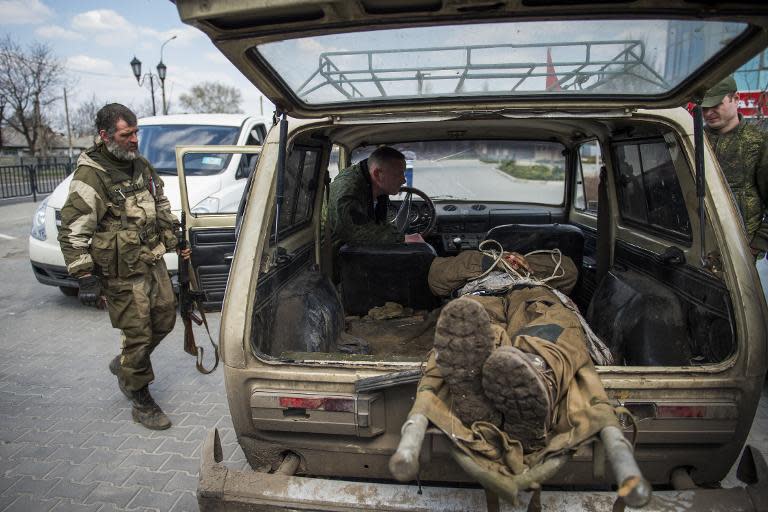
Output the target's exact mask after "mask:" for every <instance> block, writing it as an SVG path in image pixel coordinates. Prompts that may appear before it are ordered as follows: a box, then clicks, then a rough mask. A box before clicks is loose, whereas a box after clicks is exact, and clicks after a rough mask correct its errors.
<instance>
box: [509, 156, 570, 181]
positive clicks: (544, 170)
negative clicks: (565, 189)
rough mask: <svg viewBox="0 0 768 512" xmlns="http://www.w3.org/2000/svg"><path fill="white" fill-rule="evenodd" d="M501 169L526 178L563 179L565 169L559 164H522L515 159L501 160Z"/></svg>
mask: <svg viewBox="0 0 768 512" xmlns="http://www.w3.org/2000/svg"><path fill="white" fill-rule="evenodd" d="M498 168H499V170H500V171H502V172H505V173H507V174H509V175H510V176H514V177H515V178H520V179H524V180H538V181H563V180H564V179H565V170H564V169H563V168H562V167H558V166H549V165H542V164H533V165H520V164H518V163H516V162H515V161H514V160H507V161H505V162H499V167H498Z"/></svg>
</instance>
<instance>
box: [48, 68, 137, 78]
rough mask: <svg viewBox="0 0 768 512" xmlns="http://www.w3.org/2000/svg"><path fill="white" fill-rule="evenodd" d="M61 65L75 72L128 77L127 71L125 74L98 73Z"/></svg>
mask: <svg viewBox="0 0 768 512" xmlns="http://www.w3.org/2000/svg"><path fill="white" fill-rule="evenodd" d="M63 67H64V69H66V70H68V71H73V72H75V73H82V74H84V75H95V76H106V77H110V78H129V77H128V74H127V73H126V74H125V75H115V74H111V73H99V72H98V71H86V70H84V69H77V68H71V67H68V66H63Z"/></svg>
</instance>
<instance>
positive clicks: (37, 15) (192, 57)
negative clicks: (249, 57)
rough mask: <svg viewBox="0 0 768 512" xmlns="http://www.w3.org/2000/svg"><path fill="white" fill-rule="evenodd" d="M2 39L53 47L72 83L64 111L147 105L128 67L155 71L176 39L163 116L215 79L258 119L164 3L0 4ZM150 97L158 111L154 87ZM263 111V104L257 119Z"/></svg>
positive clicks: (248, 88)
mask: <svg viewBox="0 0 768 512" xmlns="http://www.w3.org/2000/svg"><path fill="white" fill-rule="evenodd" d="M6 35H10V36H11V38H13V40H14V41H16V42H17V43H19V44H21V45H22V46H26V45H27V44H29V43H32V42H44V43H47V44H49V45H50V46H51V47H52V48H53V50H54V52H55V54H56V55H57V56H58V57H59V58H60V59H61V61H62V62H63V63H64V67H65V69H66V71H67V74H68V76H69V78H70V79H71V82H72V83H73V85H72V86H71V88H69V89H68V90H67V95H68V97H69V101H70V109H72V108H76V106H77V104H78V103H79V102H81V101H85V100H88V99H89V98H91V96H92V95H93V94H95V95H96V97H97V98H98V99H99V100H101V101H104V102H107V101H117V102H121V103H126V104H129V105H136V106H137V105H142V104H144V103H147V102H148V100H149V98H150V93H149V88H148V87H147V88H145V89H142V88H140V87H139V86H138V85H137V83H136V79H135V78H134V76H133V73H132V72H131V67H130V64H129V63H130V61H131V59H133V57H134V56H136V57H137V58H138V59H139V60H140V61H141V62H142V73H147V72H149V71H150V70H151V71H152V72H153V73H156V70H155V66H157V64H158V62H159V61H160V47H161V45H162V44H163V42H164V41H166V40H168V38H170V37H172V36H176V39H174V40H172V41H170V42H169V43H168V44H166V45H165V48H164V50H163V61H164V62H165V64H166V66H168V71H167V78H166V82H165V85H166V97H170V101H171V112H173V109H174V106H176V108H177V109H178V98H179V95H181V94H182V93H184V92H186V91H187V90H188V89H189V87H190V86H192V85H194V84H196V83H199V82H202V81H218V82H223V83H225V84H227V85H230V86H234V87H237V88H238V89H239V90H240V92H241V94H242V96H243V104H242V107H243V110H244V111H245V112H247V113H254V114H258V113H259V98H260V96H261V94H260V92H259V91H258V90H257V89H256V87H255V86H253V85H252V84H251V83H250V82H249V81H247V80H246V79H245V78H244V77H243V76H242V74H241V73H240V72H239V71H238V70H237V69H236V68H235V67H234V66H233V65H232V64H231V63H230V62H229V61H228V60H227V59H225V58H224V57H223V56H222V55H221V54H220V53H219V51H218V50H217V49H216V48H215V47H214V46H213V44H212V43H211V42H210V40H209V39H208V38H207V36H205V35H204V34H203V33H202V32H200V31H198V30H197V29H195V28H192V27H189V26H187V25H184V24H183V23H182V22H181V21H180V20H179V15H178V12H177V11H176V7H175V6H174V5H173V4H172V3H171V2H170V1H168V0H131V1H125V0H123V1H120V2H117V1H113V0H99V1H94V0H0V37H5V36H6ZM155 92H156V101H157V108H158V112H159V111H160V109H161V105H162V100H161V96H160V92H159V87H158V88H157V90H156V91H155ZM174 102H175V104H174ZM271 108H272V107H271V104H270V103H269V102H268V100H266V99H265V101H264V113H265V114H267V113H268V112H269V111H271Z"/></svg>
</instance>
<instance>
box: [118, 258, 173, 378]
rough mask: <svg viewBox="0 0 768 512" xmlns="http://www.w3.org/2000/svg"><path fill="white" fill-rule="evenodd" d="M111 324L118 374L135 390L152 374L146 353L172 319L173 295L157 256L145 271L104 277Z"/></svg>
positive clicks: (161, 261)
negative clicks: (116, 331) (118, 340)
mask: <svg viewBox="0 0 768 512" xmlns="http://www.w3.org/2000/svg"><path fill="white" fill-rule="evenodd" d="M104 281H105V283H104V284H105V285H106V286H105V292H106V293H105V295H106V297H107V309H108V311H109V319H110V320H111V321H112V327H114V328H116V329H120V331H121V336H120V337H121V347H122V352H121V354H120V366H121V369H120V378H121V379H123V382H124V384H125V387H126V388H127V389H128V390H130V391H136V390H139V389H141V388H143V387H144V386H146V385H147V384H149V383H150V382H152V381H153V380H154V378H155V374H154V372H153V371H152V361H151V360H150V355H151V354H152V351H153V350H155V347H157V345H158V344H159V343H160V341H161V340H162V339H163V338H165V336H166V335H167V334H168V333H169V332H171V331H172V330H173V326H174V324H175V323H176V296H175V295H174V293H173V286H172V285H171V280H170V278H169V277H168V270H167V268H166V266H165V262H164V261H163V260H162V259H161V260H159V261H158V262H157V263H156V264H155V265H153V266H152V267H150V271H149V272H148V273H146V274H143V275H139V276H136V277H131V278H125V279H123V278H109V279H105V280H104Z"/></svg>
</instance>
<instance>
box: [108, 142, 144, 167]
mask: <svg viewBox="0 0 768 512" xmlns="http://www.w3.org/2000/svg"><path fill="white" fill-rule="evenodd" d="M106 146H107V150H109V152H110V153H112V155H114V157H115V158H117V159H118V160H125V161H129V162H130V161H131V160H136V158H137V157H138V156H139V152H138V151H131V150H129V149H124V148H122V147H121V146H120V145H119V144H118V143H117V142H115V141H113V140H111V141H109V142H107V143H106Z"/></svg>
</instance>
